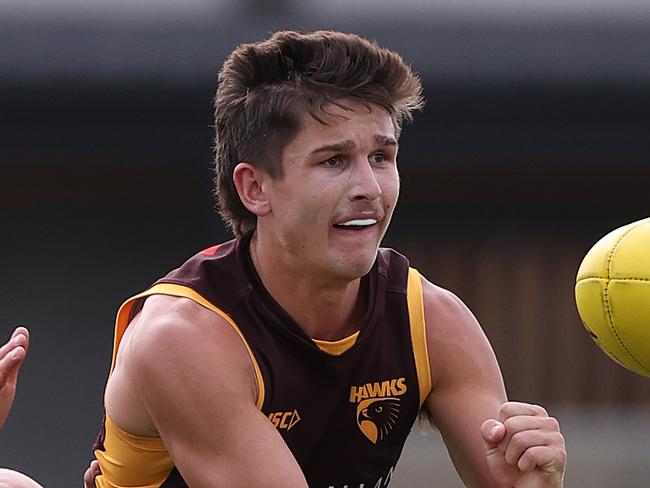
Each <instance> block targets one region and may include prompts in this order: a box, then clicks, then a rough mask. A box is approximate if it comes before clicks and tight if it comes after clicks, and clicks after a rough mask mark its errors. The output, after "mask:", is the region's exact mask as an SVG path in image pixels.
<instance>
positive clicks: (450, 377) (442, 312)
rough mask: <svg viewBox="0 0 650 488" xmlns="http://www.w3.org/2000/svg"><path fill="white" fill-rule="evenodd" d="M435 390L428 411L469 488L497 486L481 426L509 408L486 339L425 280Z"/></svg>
mask: <svg viewBox="0 0 650 488" xmlns="http://www.w3.org/2000/svg"><path fill="white" fill-rule="evenodd" d="M422 286H423V297H424V312H425V321H426V325H427V344H428V348H429V364H430V368H431V379H432V389H431V393H430V395H429V397H428V398H427V400H426V402H425V405H424V408H426V409H427V411H428V413H429V414H430V415H431V417H432V419H433V420H434V421H435V424H436V426H437V427H438V429H439V430H440V433H441V434H442V437H443V439H444V441H445V444H446V446H447V450H448V451H449V455H450V457H451V459H452V461H453V463H454V466H455V467H456V470H457V471H458V474H459V475H460V477H461V478H462V480H463V482H464V483H465V484H466V485H467V486H471V487H479V486H480V487H496V486H498V485H497V484H496V483H495V481H494V479H493V477H492V475H491V474H490V471H489V468H488V465H487V462H486V457H485V448H484V445H483V440H482V438H481V433H480V427H481V424H482V423H483V422H484V421H485V420H486V419H488V418H492V417H494V416H496V415H497V414H498V411H499V408H500V406H501V405H502V404H503V403H504V402H506V392H505V387H504V385H503V379H502V377H501V372H500V370H499V366H498V364H497V361H496V358H495V356H494V353H493V351H492V347H491V346H490V344H489V342H488V340H487V338H486V337H485V335H484V334H483V331H482V330H481V328H480V326H479V324H478V322H477V321H476V319H475V318H474V316H473V315H472V313H471V312H470V311H469V310H468V309H467V307H465V305H464V304H463V303H462V302H461V301H460V300H459V299H458V298H457V297H456V296H455V295H453V294H452V293H450V292H448V291H446V290H443V289H442V288H439V287H437V286H435V285H432V284H431V283H429V282H428V281H427V280H425V279H424V278H423V279H422Z"/></svg>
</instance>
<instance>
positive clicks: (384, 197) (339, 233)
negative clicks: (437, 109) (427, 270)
mask: <svg viewBox="0 0 650 488" xmlns="http://www.w3.org/2000/svg"><path fill="white" fill-rule="evenodd" d="M344 104H345V105H346V106H347V107H349V108H350V109H352V110H351V111H348V110H345V109H342V108H341V107H337V106H329V107H326V112H327V113H324V114H319V117H321V118H322V119H323V120H324V121H325V122H326V123H327V125H323V124H321V123H320V122H318V121H316V120H314V118H313V117H311V116H310V115H309V114H305V115H304V116H303V118H302V128H301V130H300V131H299V133H298V134H297V136H296V137H295V138H294V139H293V140H292V141H291V142H290V143H289V144H288V145H287V147H286V148H285V150H284V152H283V155H282V164H283V169H284V175H283V176H282V177H280V178H276V179H270V178H268V179H266V180H265V182H264V184H263V189H264V192H265V194H266V195H267V197H268V199H269V204H270V205H269V208H270V211H269V213H268V214H267V215H266V216H264V217H263V218H258V232H264V233H265V234H266V236H265V240H266V242H269V240H271V242H272V243H273V245H274V246H277V247H274V248H275V249H278V251H279V254H278V258H279V259H283V260H285V263H284V264H288V265H290V266H292V267H293V268H294V269H299V270H300V271H301V272H306V273H309V272H313V273H316V274H317V275H318V276H319V277H322V278H325V277H329V278H334V279H342V280H348V281H349V280H353V279H355V278H358V277H360V276H363V275H364V274H366V273H367V272H368V271H369V270H370V268H371V267H372V265H373V263H374V261H375V258H376V255H377V249H378V247H379V244H380V242H381V239H382V237H383V236H384V234H385V232H386V229H387V228H388V224H389V222H390V219H391V216H392V214H393V210H394V208H395V205H396V203H397V197H398V194H399V175H398V172H397V164H396V158H397V141H396V139H395V128H394V126H393V122H392V119H391V117H390V116H389V115H388V113H387V112H386V111H384V110H383V109H382V108H380V107H377V106H371V107H370V110H369V108H368V107H367V106H365V105H364V104H361V103H359V102H355V101H350V100H345V101H344ZM269 238H270V239H269Z"/></svg>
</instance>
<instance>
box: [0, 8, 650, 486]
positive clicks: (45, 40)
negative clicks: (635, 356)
mask: <svg viewBox="0 0 650 488" xmlns="http://www.w3.org/2000/svg"><path fill="white" fill-rule="evenodd" d="M282 28H291V29H298V30H313V29H320V28H328V29H338V30H343V31H351V32H355V33H358V34H361V35H363V36H367V37H370V38H373V39H376V40H377V41H378V42H379V43H380V44H382V45H384V46H387V47H390V48H393V49H395V50H397V51H399V52H400V53H401V54H402V55H403V57H404V58H405V59H406V60H407V62H409V63H410V64H411V65H412V66H413V68H414V70H415V71H417V72H418V73H419V74H420V76H421V77H422V79H423V82H424V86H425V95H426V97H427V100H428V103H427V106H426V108H425V110H424V111H423V112H422V113H419V114H417V115H416V119H415V123H414V124H413V125H412V126H409V127H406V129H405V131H404V133H403V136H402V140H401V150H400V165H401V174H402V180H403V187H402V196H401V202H400V205H399V206H398V210H397V213H396V216H395V218H394V220H393V225H392V228H391V230H390V232H389V235H388V237H387V239H386V244H387V245H390V246H393V247H395V248H397V249H398V250H400V251H402V252H404V253H406V254H407V255H408V256H410V258H411V260H412V263H413V264H414V266H416V267H417V268H419V269H420V270H421V271H422V272H424V273H425V274H426V275H427V276H428V277H429V278H430V279H431V280H432V281H434V282H436V283H438V284H440V285H442V286H445V287H447V288H449V289H451V290H452V291H454V292H455V293H457V294H458V295H459V296H460V297H461V298H463V300H465V301H466V303H467V304H468V305H469V306H470V307H471V308H472V310H473V311H474V312H475V314H476V315H477V316H478V318H479V320H480V322H481V323H482V325H483V327H484V329H485V331H486V333H487V335H488V336H489V338H490V340H491V342H492V345H493V347H494V349H495V351H496V354H497V356H498V359H499V362H500V364H501V366H502V369H503V374H504V377H505V381H506V385H507V388H508V391H509V395H510V397H511V398H512V399H515V400H525V401H528V402H536V403H541V404H543V405H545V406H547V407H549V409H550V410H551V411H552V413H554V414H555V415H556V416H557V417H558V418H559V419H560V422H561V424H562V425H563V428H564V432H565V435H566V437H567V444H568V448H569V467H568V472H567V486H579V485H580V484H582V486H590V487H628V486H629V487H632V486H633V487H639V486H647V485H648V479H650V468H648V464H649V463H648V460H649V456H650V455H649V454H648V450H647V439H648V438H649V437H650V408H649V407H650V380H649V379H644V378H641V377H637V376H635V375H633V374H632V373H629V372H627V371H626V370H624V369H623V368H622V367H620V366H618V365H616V364H615V363H613V362H612V361H610V360H609V359H607V358H606V357H605V355H604V354H603V353H601V352H600V351H599V350H598V349H597V348H596V346H595V345H594V344H593V343H592V342H591V339H590V338H589V335H588V334H587V333H586V332H585V331H584V329H583V328H582V325H581V323H580V320H579V318H578V316H577V312H576V310H575V306H574V302H573V284H574V280H575V273H576V270H577V268H578V265H579V263H580V260H581V258H582V256H583V255H584V253H585V252H586V251H587V250H588V249H589V247H590V246H591V245H592V244H593V243H595V241H596V240H597V239H598V238H600V237H601V236H602V235H604V234H605V233H607V232H608V231H610V230H612V229H613V228H615V227H618V226H620V225H623V224H626V223H629V222H632V221H634V220H638V219H641V218H644V217H648V216H650V192H649V191H648V188H649V186H650V185H649V184H650V160H649V154H650V85H649V82H650V57H649V56H648V53H649V52H650V5H649V4H648V2H647V1H645V0H620V1H617V2H607V1H604V0H602V1H601V0H572V1H571V2H564V1H559V0H546V1H542V0H523V1H521V0H520V1H515V0H454V1H449V0H401V1H399V2H395V1H392V2H389V1H387V0H384V1H379V0H358V1H354V2H349V1H344V0H329V1H328V2H319V1H316V0H302V1H298V0H268V1H264V0H239V1H235V0H183V1H181V0H156V1H153V0H149V1H146V0H120V1H117V0H113V1H111V2H96V1H89V0H0V235H1V240H0V251H1V252H0V269H1V270H2V274H3V279H2V280H1V283H0V335H1V336H2V337H8V335H9V333H10V331H11V330H12V329H13V327H14V326H15V325H19V324H24V325H27V326H29V327H30V329H31V331H32V341H33V342H32V349H31V351H30V357H29V358H28V361H27V363H26V364H25V366H24V367H23V371H22V378H21V383H20V387H19V392H18V397H17V400H16V404H15V406H14V411H13V413H12V415H11V416H10V418H9V421H8V423H7V425H6V426H5V427H4V429H3V430H2V432H0V465H2V466H8V467H13V468H17V469H19V470H22V471H25V472H27V473H29V474H31V475H32V476H33V477H35V478H36V479H37V480H39V481H40V482H41V483H42V484H44V485H45V486H51V487H59V486H80V485H81V473H82V472H83V470H84V469H85V467H86V466H87V464H88V462H89V460H90V458H91V452H90V445H91V443H92V441H93V440H94V437H95V435H96V433H97V431H98V428H99V425H100V421H101V417H102V410H103V409H102V392H103V387H104V383H105V380H106V376H107V372H108V365H109V361H110V354H111V344H112V332H113V325H112V322H113V317H114V313H115V311H116V310H117V307H118V305H119V304H120V302H121V301H122V300H123V299H125V298H126V297H128V296H129V295H131V294H133V293H135V292H137V291H139V290H141V289H143V288H145V287H147V286H148V285H149V284H150V283H151V282H153V281H154V280H156V279H157V278H158V277H160V276H161V275H163V274H165V273H166V272H167V271H168V270H169V269H171V268H173V267H176V266H177V265H179V264H180V263H181V262H182V261H184V259H185V258H186V257H188V256H190V255H191V254H193V253H194V252H196V251H197V250H199V249H202V248H204V247H207V246H208V245H211V244H213V243H215V242H219V241H223V240H226V239H228V238H229V235H228V233H227V232H226V230H225V229H224V227H223V225H222V224H221V222H220V220H219V218H218V216H217V214H216V212H215V211H214V209H213V204H212V196H211V192H212V183H211V168H210V165H211V146H212V136H213V134H212V130H211V123H212V121H211V115H212V107H211V100H212V97H213V94H214V89H215V80H216V75H217V72H218V69H219V68H220V65H221V63H222V62H223V60H224V58H225V57H226V56H227V54H228V53H229V52H230V51H231V50H232V49H233V48H234V47H236V46H237V45H238V44H240V43H242V42H249V41H255V40H260V39H262V38H265V37H267V36H268V34H269V33H270V32H272V31H275V30H277V29H282ZM433 485H435V486H440V487H458V486H461V484H460V482H459V481H458V478H457V476H456V475H455V474H454V472H453V468H452V467H451V463H450V462H449V461H448V459H447V456H446V453H445V451H444V445H443V444H442V442H441V440H440V438H439V435H438V434H437V433H427V432H426V430H420V429H419V428H416V429H415V430H414V433H413V435H412V437H411V439H410V441H409V444H408V445H407V449H406V452H405V454H404V455H403V458H402V461H401V462H400V465H399V466H398V470H397V472H396V474H395V478H394V480H393V484H392V485H391V486H396V487H411V486H412V487H420V486H423V487H424V486H433Z"/></svg>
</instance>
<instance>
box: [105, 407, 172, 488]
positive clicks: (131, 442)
mask: <svg viewBox="0 0 650 488" xmlns="http://www.w3.org/2000/svg"><path fill="white" fill-rule="evenodd" d="M104 422H105V423H104V428H105V434H104V442H103V444H104V449H105V450H101V449H96V450H95V453H94V454H95V457H96V458H97V460H98V461H99V463H100V466H101V467H102V474H101V475H100V476H97V477H96V478H95V484H96V485H97V488H122V487H125V486H134V483H137V486H138V487H141V488H158V487H160V486H161V485H162V484H163V483H164V482H165V480H166V479H167V477H168V476H169V474H170V473H171V472H172V469H173V468H174V463H173V462H172V460H171V458H170V456H169V453H168V452H167V449H166V448H165V445H164V444H163V441H162V439H161V438H160V437H143V436H137V435H133V434H130V433H128V432H125V431H123V430H122V429H120V428H119V427H118V426H117V425H116V424H115V423H114V422H113V421H112V420H111V419H110V417H109V416H108V415H107V416H106V418H105V421H104ZM127 464H128V466H127Z"/></svg>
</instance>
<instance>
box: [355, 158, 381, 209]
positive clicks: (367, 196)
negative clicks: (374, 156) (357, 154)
mask: <svg viewBox="0 0 650 488" xmlns="http://www.w3.org/2000/svg"><path fill="white" fill-rule="evenodd" d="M376 171H377V170H376V169H375V168H373V167H372V165H371V164H370V162H369V161H368V160H367V159H365V158H364V159H362V158H359V159H358V160H357V161H355V163H354V165H353V170H352V174H351V175H350V179H351V182H352V185H351V187H350V200H370V201H372V200H375V199H377V198H379V196H380V195H381V193H382V190H381V185H380V184H379V180H378V177H377V173H376Z"/></svg>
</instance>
